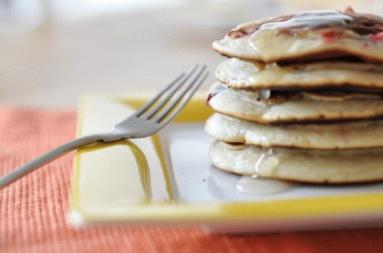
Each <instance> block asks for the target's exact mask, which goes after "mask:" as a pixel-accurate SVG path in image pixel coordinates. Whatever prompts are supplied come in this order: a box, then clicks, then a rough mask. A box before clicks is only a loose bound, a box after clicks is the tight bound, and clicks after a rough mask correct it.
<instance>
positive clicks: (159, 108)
mask: <svg viewBox="0 0 383 253" xmlns="http://www.w3.org/2000/svg"><path fill="white" fill-rule="evenodd" d="M198 68H199V65H195V66H194V67H193V69H192V70H191V71H190V72H189V73H188V74H187V76H186V77H185V78H183V80H182V81H181V82H180V83H179V84H178V85H177V86H176V87H175V88H173V87H172V88H173V89H172V90H171V91H169V92H168V94H167V95H166V96H165V98H163V99H162V101H161V102H160V103H159V104H158V105H156V106H155V108H152V110H150V111H147V113H148V114H149V116H148V117H147V118H148V119H151V118H153V117H154V115H156V113H158V112H159V111H160V110H161V109H162V108H163V107H164V106H165V105H166V104H167V103H168V102H169V101H170V99H171V98H172V97H173V96H174V94H175V93H176V92H177V91H178V90H179V89H180V88H181V87H182V86H183V85H184V84H185V83H186V82H187V81H188V80H189V79H190V78H191V77H192V76H193V74H194V73H195V71H196V70H197V69H198ZM141 115H142V114H141ZM141 115H140V116H141Z"/></svg>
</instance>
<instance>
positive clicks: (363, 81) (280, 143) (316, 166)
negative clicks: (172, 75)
mask: <svg viewBox="0 0 383 253" xmlns="http://www.w3.org/2000/svg"><path fill="white" fill-rule="evenodd" d="M213 47H214V49H215V50H216V51H218V52H219V53H221V54H222V55H224V56H227V57H230V58H229V59H227V60H226V61H224V62H223V63H221V64H220V65H219V66H218V68H217V70H216V78H217V80H218V81H217V83H215V84H214V85H213V86H212V88H211V90H210V94H209V97H208V104H209V105H210V106H211V107H212V108H213V109H214V110H215V111H216V112H217V113H215V114H214V115H213V116H212V117H211V118H209V119H208V121H207V123H206V131H207V132H208V134H210V135H211V136H213V137H214V138H215V139H217V141H216V142H215V143H213V144H212V146H211V148H210V158H211V161H212V163H213V164H214V165H215V166H216V167H218V168H220V169H223V170H226V171H229V172H234V173H237V174H242V175H256V176H259V177H267V178H275V179H285V180H293V181H300V182H309V183H333V184H339V183H359V182H372V181H379V180H383V120H382V116H383V19H382V18H381V17H379V16H374V15H369V14H361V13H356V12H354V11H353V10H352V9H347V10H345V11H343V12H340V11H309V12H304V13H299V14H296V15H289V16H281V17H276V18H270V19H264V20H260V21H254V22H249V23H246V24H242V25H239V26H237V27H236V28H235V29H233V30H231V31H230V32H229V33H228V34H227V35H226V36H225V37H224V38H223V39H222V40H219V41H215V42H214V44H213Z"/></svg>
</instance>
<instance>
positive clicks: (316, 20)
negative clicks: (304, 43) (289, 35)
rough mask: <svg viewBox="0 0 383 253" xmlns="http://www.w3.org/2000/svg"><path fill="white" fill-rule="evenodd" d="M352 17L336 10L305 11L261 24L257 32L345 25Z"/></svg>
mask: <svg viewBox="0 0 383 253" xmlns="http://www.w3.org/2000/svg"><path fill="white" fill-rule="evenodd" d="M352 20H353V19H352V17H350V16H348V15H346V14H343V13H340V12H338V11H307V12H303V13H298V14H296V15H294V16H292V17H291V18H289V19H287V20H285V21H279V22H270V23H264V24H262V25H261V26H260V27H259V28H258V30H257V32H262V31H263V30H274V29H277V30H284V29H291V28H308V29H310V28H323V27H328V26H345V25H347V24H348V23H350V22H351V21H352Z"/></svg>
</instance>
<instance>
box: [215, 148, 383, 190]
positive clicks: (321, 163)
mask: <svg viewBox="0 0 383 253" xmlns="http://www.w3.org/2000/svg"><path fill="white" fill-rule="evenodd" d="M209 155H210V159H211V161H212V163H213V165H214V166H216V167H218V168H220V169H222V170H225V171H228V172H232V173H236V174H241V175H258V176H260V177H266V178H274V179H284V180H292V181H299V182H306V183H321V184H323V183H332V184H345V183H361V182H372V181H382V180H383V149H372V150H367V149H361V150H330V151H318V150H300V149H286V148H273V149H263V148H259V147H255V146H249V145H229V144H226V143H223V142H214V143H212V145H211V147H210V152H209Z"/></svg>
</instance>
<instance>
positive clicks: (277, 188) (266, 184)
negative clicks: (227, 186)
mask: <svg viewBox="0 0 383 253" xmlns="http://www.w3.org/2000/svg"><path fill="white" fill-rule="evenodd" d="M235 187H236V189H237V190H238V191H239V192H241V193H250V194H254V195H258V196H259V195H271V194H277V193H281V192H284V191H287V190H289V189H290V188H291V187H293V184H292V183H288V182H283V181H279V180H274V179H268V178H260V177H257V176H242V177H241V178H240V179H239V180H238V182H237V184H236V186H235Z"/></svg>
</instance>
